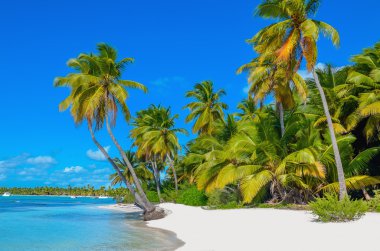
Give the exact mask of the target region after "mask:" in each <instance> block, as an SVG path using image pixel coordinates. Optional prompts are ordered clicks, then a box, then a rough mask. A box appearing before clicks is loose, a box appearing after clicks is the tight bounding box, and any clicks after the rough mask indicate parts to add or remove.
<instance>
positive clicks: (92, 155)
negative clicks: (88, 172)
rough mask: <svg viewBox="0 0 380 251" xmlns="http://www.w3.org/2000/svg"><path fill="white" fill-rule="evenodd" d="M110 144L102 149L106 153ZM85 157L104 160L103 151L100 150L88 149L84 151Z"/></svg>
mask: <svg viewBox="0 0 380 251" xmlns="http://www.w3.org/2000/svg"><path fill="white" fill-rule="evenodd" d="M110 148H111V146H106V147H104V150H106V152H107V153H108V151H109V150H110ZM86 155H87V157H89V158H90V159H93V160H98V161H104V160H106V157H104V155H103V153H102V152H101V151H100V150H96V151H93V150H92V149H88V150H87V152H86Z"/></svg>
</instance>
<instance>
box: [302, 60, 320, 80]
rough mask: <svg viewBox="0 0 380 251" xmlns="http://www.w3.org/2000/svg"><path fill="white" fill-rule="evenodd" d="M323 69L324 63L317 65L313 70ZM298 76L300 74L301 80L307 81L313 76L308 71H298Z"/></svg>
mask: <svg viewBox="0 0 380 251" xmlns="http://www.w3.org/2000/svg"><path fill="white" fill-rule="evenodd" d="M325 67H326V64H324V63H318V64H316V66H315V68H317V69H323V68H325ZM298 74H300V75H301V77H302V78H303V79H308V78H312V77H313V74H312V73H311V72H309V71H308V70H298Z"/></svg>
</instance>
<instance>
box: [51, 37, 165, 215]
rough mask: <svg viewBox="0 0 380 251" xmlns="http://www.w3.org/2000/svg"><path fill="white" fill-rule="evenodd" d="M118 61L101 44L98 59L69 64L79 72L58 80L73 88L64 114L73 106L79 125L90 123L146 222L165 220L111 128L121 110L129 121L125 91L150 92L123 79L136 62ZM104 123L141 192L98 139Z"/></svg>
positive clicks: (83, 56) (62, 106) (84, 58)
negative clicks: (128, 67)
mask: <svg viewBox="0 0 380 251" xmlns="http://www.w3.org/2000/svg"><path fill="white" fill-rule="evenodd" d="M116 60H117V52H116V50H115V49H113V48H112V47H110V46H109V45H107V44H98V54H97V55H94V54H80V55H79V56H78V58H76V59H71V60H69V62H68V65H69V66H70V67H71V68H73V69H75V70H77V71H78V72H75V73H70V74H68V75H67V76H66V77H58V78H56V80H55V83H54V85H55V86H68V87H70V88H71V93H70V95H69V96H68V97H67V98H66V99H65V100H64V101H63V102H62V103H61V104H60V110H66V109H67V108H69V107H70V106H71V114H72V116H73V118H74V121H75V123H77V124H80V123H82V121H84V120H87V124H88V129H89V131H90V134H91V138H92V140H93V141H94V143H95V144H96V146H97V147H98V148H99V149H100V151H101V152H102V153H103V154H104V156H105V157H106V158H107V159H108V161H109V162H110V163H111V165H112V166H113V168H114V169H115V171H116V172H118V174H119V176H120V178H121V179H122V180H123V182H124V183H125V184H126V185H127V187H128V189H129V190H130V191H131V193H132V194H133V195H134V196H135V198H136V201H137V203H138V204H139V205H140V206H141V207H142V208H143V209H144V211H145V214H144V217H145V219H146V220H148V219H152V218H155V217H163V216H164V214H163V210H162V209H159V208H157V207H155V206H154V205H152V204H151V203H150V202H149V200H148V199H147V197H146V194H145V192H144V190H143V189H142V187H141V184H140V182H139V180H138V178H137V175H136V173H135V171H134V169H133V166H132V165H131V163H130V161H129V160H128V158H127V156H126V155H125V152H124V150H123V149H122V148H121V146H120V144H119V143H118V141H117V140H116V138H115V136H114V135H113V133H112V130H111V127H113V126H115V124H116V117H117V113H118V109H119V108H121V112H122V114H123V116H124V118H125V119H126V120H129V118H130V113H129V109H128V107H127V105H126V102H125V101H126V99H127V97H128V92H127V90H126V89H125V88H126V87H129V88H137V89H141V90H143V91H146V90H147V89H146V87H145V86H144V85H142V84H140V83H138V82H135V81H131V80H122V79H121V75H122V71H123V69H124V68H125V66H126V65H127V64H129V63H132V62H133V59H132V58H124V59H122V60H120V61H118V62H117V61H116ZM104 122H105V123H106V127H107V131H108V133H109V135H110V137H111V139H112V141H113V142H114V144H115V145H116V147H117V149H118V150H119V152H120V154H121V156H122V158H123V160H124V161H125V163H126V164H127V167H128V169H129V171H130V173H131V175H132V177H133V185H134V186H135V187H136V189H137V191H136V190H135V189H134V187H133V186H132V184H131V183H129V182H128V180H126V179H125V177H124V176H123V174H122V173H121V171H120V169H119V168H118V167H117V165H116V164H115V163H114V161H113V160H112V158H111V157H110V156H109V154H108V153H107V151H106V150H105V149H104V148H103V147H102V146H101V144H100V143H99V142H98V141H97V139H96V138H95V134H94V131H93V125H95V130H99V129H101V128H102V126H103V124H104Z"/></svg>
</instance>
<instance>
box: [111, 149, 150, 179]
mask: <svg viewBox="0 0 380 251" xmlns="http://www.w3.org/2000/svg"><path fill="white" fill-rule="evenodd" d="M125 154H126V155H127V157H128V159H129V160H130V162H131V164H132V166H133V169H134V170H135V172H136V175H137V176H138V177H139V180H140V182H141V183H143V182H144V181H148V180H151V179H152V178H153V177H152V174H151V173H150V172H149V170H148V169H147V168H146V165H145V163H144V162H142V161H140V160H139V159H138V158H137V157H136V154H135V153H134V152H132V151H126V153H125ZM114 162H115V164H116V165H117V166H118V167H119V169H120V170H121V171H122V172H123V176H124V177H126V179H127V180H128V181H129V182H130V183H133V177H132V175H131V173H130V172H129V169H128V167H127V164H126V163H125V162H124V161H123V160H121V159H119V158H114ZM110 180H111V185H113V186H115V185H117V184H121V182H122V180H121V178H120V176H119V175H118V173H113V174H111V175H110Z"/></svg>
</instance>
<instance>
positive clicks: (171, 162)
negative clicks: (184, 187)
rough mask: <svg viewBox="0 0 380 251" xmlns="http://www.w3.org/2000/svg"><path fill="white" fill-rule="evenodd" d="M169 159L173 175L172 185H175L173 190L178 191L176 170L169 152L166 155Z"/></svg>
mask: <svg viewBox="0 0 380 251" xmlns="http://www.w3.org/2000/svg"><path fill="white" fill-rule="evenodd" d="M166 156H167V157H168V159H169V162H170V164H169V165H170V169H171V170H172V172H173V176H174V185H175V191H176V192H178V178H177V172H176V170H175V168H174V161H173V160H172V158H170V156H169V154H167V155H166Z"/></svg>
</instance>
